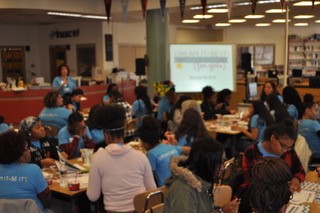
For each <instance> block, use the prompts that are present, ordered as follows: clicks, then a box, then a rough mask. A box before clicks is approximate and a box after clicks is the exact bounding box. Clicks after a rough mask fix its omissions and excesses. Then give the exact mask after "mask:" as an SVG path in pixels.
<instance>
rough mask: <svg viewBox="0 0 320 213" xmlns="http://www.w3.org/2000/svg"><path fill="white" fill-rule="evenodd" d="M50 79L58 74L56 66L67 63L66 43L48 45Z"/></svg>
mask: <svg viewBox="0 0 320 213" xmlns="http://www.w3.org/2000/svg"><path fill="white" fill-rule="evenodd" d="M49 55H50V81H51V82H52V81H53V79H54V77H56V76H57V75H58V66H60V65H61V64H67V45H54V46H49Z"/></svg>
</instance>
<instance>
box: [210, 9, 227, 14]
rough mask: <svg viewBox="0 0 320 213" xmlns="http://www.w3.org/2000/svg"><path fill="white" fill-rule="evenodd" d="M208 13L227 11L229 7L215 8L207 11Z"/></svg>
mask: <svg viewBox="0 0 320 213" xmlns="http://www.w3.org/2000/svg"><path fill="white" fill-rule="evenodd" d="M207 12H208V13H227V12H228V9H227V8H213V9H210V10H208V11H207Z"/></svg>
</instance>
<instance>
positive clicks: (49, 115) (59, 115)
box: [39, 107, 71, 129]
mask: <svg viewBox="0 0 320 213" xmlns="http://www.w3.org/2000/svg"><path fill="white" fill-rule="evenodd" d="M70 114H71V112H70V111H69V110H68V109H67V108H64V107H53V108H48V107H46V108H44V109H43V110H42V111H41V112H40V114H39V118H40V120H41V122H42V123H43V125H50V126H56V127H58V129H61V128H62V127H64V126H66V125H67V124H68V118H69V115H70Z"/></svg>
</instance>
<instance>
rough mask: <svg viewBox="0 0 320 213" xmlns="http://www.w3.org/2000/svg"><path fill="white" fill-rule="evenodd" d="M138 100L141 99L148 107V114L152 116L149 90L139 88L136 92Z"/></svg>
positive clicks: (142, 87)
mask: <svg viewBox="0 0 320 213" xmlns="http://www.w3.org/2000/svg"><path fill="white" fill-rule="evenodd" d="M134 92H135V94H136V96H137V100H139V99H141V100H142V101H143V103H144V105H145V106H146V109H147V114H148V115H151V114H152V104H151V101H150V97H149V96H148V94H147V88H146V87H145V86H137V87H136V88H135V90H134ZM139 109H141V108H140V103H139Z"/></svg>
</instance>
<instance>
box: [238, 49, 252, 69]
mask: <svg viewBox="0 0 320 213" xmlns="http://www.w3.org/2000/svg"><path fill="white" fill-rule="evenodd" d="M241 69H243V70H244V71H250V70H252V69H251V53H242V54H241Z"/></svg>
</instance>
